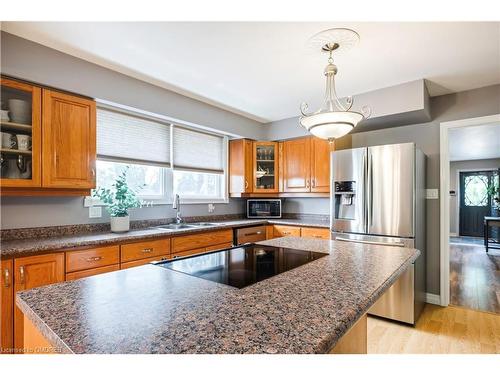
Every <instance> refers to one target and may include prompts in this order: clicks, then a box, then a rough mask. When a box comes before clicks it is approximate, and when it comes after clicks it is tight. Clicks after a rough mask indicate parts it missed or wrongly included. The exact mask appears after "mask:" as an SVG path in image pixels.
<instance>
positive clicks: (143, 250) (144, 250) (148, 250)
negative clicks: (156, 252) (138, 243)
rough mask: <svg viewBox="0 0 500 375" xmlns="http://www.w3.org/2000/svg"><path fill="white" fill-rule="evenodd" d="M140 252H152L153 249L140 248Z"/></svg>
mask: <svg viewBox="0 0 500 375" xmlns="http://www.w3.org/2000/svg"><path fill="white" fill-rule="evenodd" d="M142 252H143V253H152V252H153V249H152V248H148V249H142Z"/></svg>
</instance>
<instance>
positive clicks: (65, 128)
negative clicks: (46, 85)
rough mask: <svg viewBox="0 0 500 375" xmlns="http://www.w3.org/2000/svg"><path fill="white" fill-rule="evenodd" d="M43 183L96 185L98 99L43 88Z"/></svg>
mask: <svg viewBox="0 0 500 375" xmlns="http://www.w3.org/2000/svg"><path fill="white" fill-rule="evenodd" d="M42 102H43V107H42V139H43V142H42V160H43V164H42V186H43V187H47V188H74V189H93V188H95V160H96V106H95V102H94V101H93V100H90V99H85V98H81V97H77V96H73V95H68V94H63V93H60V92H57V91H52V90H47V89H44V90H43V101H42Z"/></svg>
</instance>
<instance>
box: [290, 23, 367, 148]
mask: <svg viewBox="0 0 500 375" xmlns="http://www.w3.org/2000/svg"><path fill="white" fill-rule="evenodd" d="M358 41H359V35H358V33H356V32H355V31H353V30H350V29H343V28H336V29H329V30H325V31H322V32H320V33H318V34H316V35H314V36H313V37H312V38H311V39H309V42H308V45H309V47H310V48H312V49H314V50H318V51H322V52H324V53H328V55H329V57H328V65H327V66H326V67H325V70H324V75H325V76H326V91H325V99H324V103H323V106H322V107H321V108H320V109H319V110H318V111H316V112H312V113H307V111H308V109H309V106H308V105H307V103H302V105H301V106H300V112H301V113H302V116H300V120H299V121H300V125H302V126H303V127H304V128H306V130H307V131H308V132H310V133H311V134H312V135H314V136H316V137H318V138H323V139H328V140H329V141H330V142H333V140H335V139H337V138H340V137H342V136H344V135H346V134H347V133H349V132H350V131H351V130H352V129H354V128H355V127H356V125H358V124H359V123H360V122H361V121H363V120H365V119H366V118H368V117H369V116H370V109H369V108H368V107H366V106H365V107H363V108H361V112H356V111H351V107H352V105H353V99H352V97H351V96H349V97H348V98H347V99H346V100H345V103H342V102H341V100H340V99H339V98H338V97H337V92H336V91H335V75H336V74H337V71H338V70H337V66H336V65H335V64H334V63H333V53H334V52H335V53H340V52H344V51H346V50H348V49H350V48H351V47H353V46H354V45H355V44H357V43H358Z"/></svg>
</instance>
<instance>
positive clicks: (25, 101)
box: [0, 77, 41, 187]
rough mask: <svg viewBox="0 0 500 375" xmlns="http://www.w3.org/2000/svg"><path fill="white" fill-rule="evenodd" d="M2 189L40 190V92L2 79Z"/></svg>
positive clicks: (29, 86)
mask: <svg viewBox="0 0 500 375" xmlns="http://www.w3.org/2000/svg"><path fill="white" fill-rule="evenodd" d="M0 97H1V112H0V116H1V117H0V132H1V134H0V135H1V147H0V162H1V172H0V173H1V174H0V185H1V186H2V187H40V186H41V178H40V155H41V147H40V145H41V131H40V124H41V118H40V117H41V89H40V88H39V87H35V86H32V85H29V84H26V83H23V82H18V81H15V80H11V79H7V78H4V77H2V78H1V95H0Z"/></svg>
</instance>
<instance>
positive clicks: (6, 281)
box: [3, 268, 10, 288]
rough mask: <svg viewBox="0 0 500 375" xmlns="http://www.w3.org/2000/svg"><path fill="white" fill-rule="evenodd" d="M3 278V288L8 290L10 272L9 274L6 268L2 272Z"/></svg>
mask: <svg viewBox="0 0 500 375" xmlns="http://www.w3.org/2000/svg"><path fill="white" fill-rule="evenodd" d="M3 277H4V286H5V287H6V288H9V287H10V272H9V269H8V268H6V269H5V270H4V271H3Z"/></svg>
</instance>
